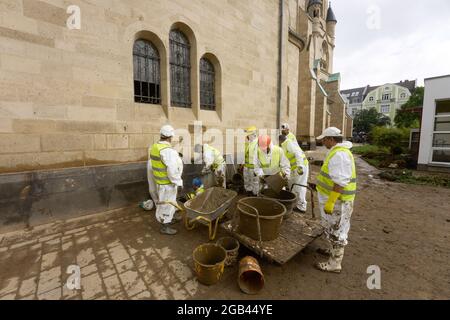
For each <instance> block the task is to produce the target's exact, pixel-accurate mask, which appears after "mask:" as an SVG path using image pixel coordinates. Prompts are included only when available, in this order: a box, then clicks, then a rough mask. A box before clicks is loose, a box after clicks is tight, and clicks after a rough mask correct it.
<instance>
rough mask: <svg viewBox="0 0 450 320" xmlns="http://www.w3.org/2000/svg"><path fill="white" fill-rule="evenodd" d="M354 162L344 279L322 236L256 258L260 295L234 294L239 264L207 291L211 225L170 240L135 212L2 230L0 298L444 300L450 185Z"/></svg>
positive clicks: (449, 287)
mask: <svg viewBox="0 0 450 320" xmlns="http://www.w3.org/2000/svg"><path fill="white" fill-rule="evenodd" d="M357 162H358V172H359V176H358V180H359V181H358V188H359V193H358V196H357V199H356V203H355V211H354V215H353V218H352V229H351V231H350V238H349V245H348V247H347V249H346V253H345V257H344V262H343V268H344V270H343V272H342V274H340V275H335V274H327V273H322V272H320V271H317V270H316V269H314V268H313V263H314V262H316V261H320V260H322V259H323V257H322V256H320V255H319V254H317V253H316V248H317V246H318V245H319V244H320V242H321V241H322V240H320V239H319V240H317V241H316V242H314V243H313V244H312V245H311V246H310V247H308V248H307V249H306V250H305V251H304V252H302V253H300V254H299V255H298V256H296V257H295V258H294V259H293V260H291V261H290V262H289V263H287V264H286V265H284V266H277V265H272V264H270V263H267V262H264V261H261V266H262V270H263V272H264V275H265V277H266V287H265V289H264V290H263V291H262V292H261V294H259V295H258V296H246V295H244V294H243V293H241V292H240V290H239V288H238V285H237V281H236V280H237V267H234V268H230V269H226V271H225V274H224V277H223V279H222V281H221V282H220V283H219V284H217V285H215V286H212V287H206V286H203V285H200V284H198V283H197V282H196V281H195V279H194V276H193V274H192V263H193V262H192V257H191V256H192V251H193V250H194V248H195V247H196V246H198V245H200V244H202V243H204V242H207V229H206V228H205V227H198V228H197V229H196V230H194V231H187V230H185V229H184V228H183V227H182V226H181V225H179V226H178V229H179V230H180V234H179V235H177V236H176V237H173V238H171V237H166V236H162V235H160V234H159V232H158V231H159V225H158V224H157V223H156V222H155V219H154V215H153V213H147V212H144V211H140V210H139V209H136V208H133V209H127V210H122V211H119V212H116V213H114V214H109V213H108V214H104V215H97V216H95V217H92V218H88V219H84V220H79V221H75V222H70V223H59V224H55V225H53V226H50V227H48V228H47V229H43V230H41V231H39V230H35V231H33V232H31V233H19V234H16V235H13V236H12V235H6V236H4V238H3V240H1V239H0V299H2V298H3V299H7V298H9V299H14V298H16V299H18V298H29V299H36V298H46V297H47V298H56V299H60V298H62V299H121V298H122V299H202V298H203V299H388V298H389V299H449V298H450V268H449V261H450V244H449V243H450V242H449V238H448V237H449V235H450V232H449V231H450V189H445V188H435V187H428V186H415V185H405V184H397V183H389V182H385V181H382V180H379V179H375V178H372V177H371V176H375V177H376V174H377V172H376V170H374V169H373V168H372V167H370V166H369V165H367V164H366V163H365V162H363V161H361V160H358V161H357ZM317 171H318V167H313V175H315V174H317ZM0 238H1V236H0ZM246 254H250V252H248V251H246V250H245V249H241V256H244V255H246ZM80 257H81V262H83V263H84V264H85V265H86V266H85V267H84V268H83V271H82V273H83V274H86V275H87V278H86V279H87V280H86V279H85V280H84V282H83V284H84V285H85V286H84V287H83V290H82V291H80V292H75V293H71V292H67V290H65V289H64V288H63V283H64V281H65V279H66V278H67V276H66V275H64V274H65V268H67V265H68V264H71V263H77V262H79V261H80ZM372 265H377V266H379V267H380V268H381V285H382V288H381V290H369V289H368V288H367V285H366V281H367V279H368V277H369V274H367V268H368V267H369V266H372ZM52 275H53V276H55V277H56V278H55V279H50V278H51V276H52ZM50 289H51V290H50ZM45 290H47V291H45ZM25 294H26V295H27V296H26V297H25V296H24V295H25Z"/></svg>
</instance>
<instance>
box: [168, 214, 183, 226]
mask: <svg viewBox="0 0 450 320" xmlns="http://www.w3.org/2000/svg"><path fill="white" fill-rule="evenodd" d="M181 220H183V218H182V217H181V216H177V215H174V217H173V218H172V221H171V222H170V224H171V225H174V224H177V223H178V222H181Z"/></svg>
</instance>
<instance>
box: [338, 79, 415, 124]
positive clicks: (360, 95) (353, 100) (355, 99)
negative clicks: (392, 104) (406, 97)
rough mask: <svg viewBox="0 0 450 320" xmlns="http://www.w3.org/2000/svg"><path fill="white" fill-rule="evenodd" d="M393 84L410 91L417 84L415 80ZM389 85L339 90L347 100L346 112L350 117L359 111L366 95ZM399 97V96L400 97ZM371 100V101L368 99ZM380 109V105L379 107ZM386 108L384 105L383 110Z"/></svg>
mask: <svg viewBox="0 0 450 320" xmlns="http://www.w3.org/2000/svg"><path fill="white" fill-rule="evenodd" d="M394 85H396V86H399V87H403V88H406V89H408V90H409V92H410V93H413V92H414V90H415V89H416V86H417V80H405V81H400V82H398V83H395V84H394ZM387 86H390V84H386V85H383V86H374V87H372V86H370V85H368V86H365V87H361V88H354V89H348V90H343V91H341V94H342V95H343V96H344V97H345V99H346V100H347V101H348V114H350V115H351V116H352V117H354V116H355V115H356V113H357V112H358V111H361V110H362V109H363V106H364V105H363V103H364V101H365V99H366V98H367V96H368V95H369V94H370V93H372V92H373V91H374V90H377V89H379V88H383V87H387ZM400 98H401V97H400ZM369 102H373V101H369ZM370 107H375V108H376V107H377V106H375V105H373V104H372V105H371V106H370ZM379 109H380V110H381V106H380V108H379ZM386 109H387V108H386V107H385V108H384V110H386ZM394 117H395V115H394Z"/></svg>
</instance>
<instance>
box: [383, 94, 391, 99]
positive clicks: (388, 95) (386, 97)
mask: <svg viewBox="0 0 450 320" xmlns="http://www.w3.org/2000/svg"><path fill="white" fill-rule="evenodd" d="M390 99H391V94H390V93H385V94H383V101H387V100H390Z"/></svg>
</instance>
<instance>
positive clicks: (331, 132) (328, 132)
mask: <svg viewBox="0 0 450 320" xmlns="http://www.w3.org/2000/svg"><path fill="white" fill-rule="evenodd" d="M326 137H342V132H341V130H339V129H338V128H335V127H331V128H327V129H325V131H324V132H323V133H322V135H320V136H319V137H317V140H322V139H324V138H326Z"/></svg>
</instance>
